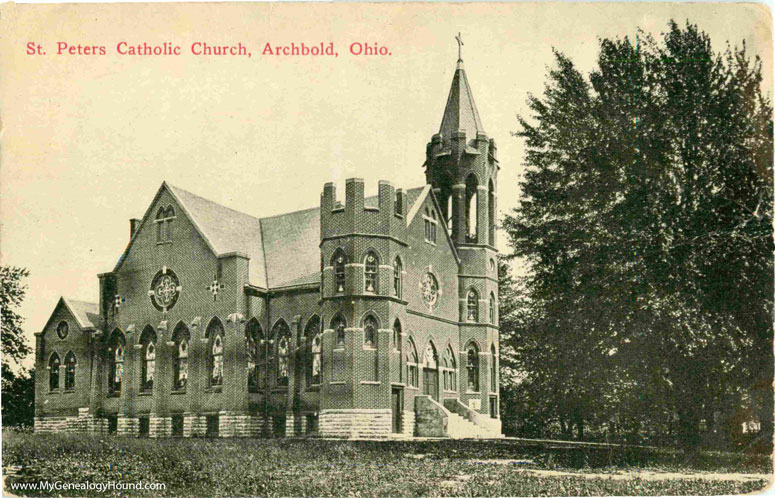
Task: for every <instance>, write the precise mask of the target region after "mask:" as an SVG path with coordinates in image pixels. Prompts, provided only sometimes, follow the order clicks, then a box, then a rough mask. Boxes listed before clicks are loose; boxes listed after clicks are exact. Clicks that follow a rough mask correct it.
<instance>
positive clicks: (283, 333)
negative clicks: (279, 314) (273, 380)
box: [272, 320, 291, 386]
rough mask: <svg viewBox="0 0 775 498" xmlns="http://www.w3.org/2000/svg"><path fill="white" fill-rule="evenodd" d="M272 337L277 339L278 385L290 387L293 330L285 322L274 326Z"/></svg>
mask: <svg viewBox="0 0 775 498" xmlns="http://www.w3.org/2000/svg"><path fill="white" fill-rule="evenodd" d="M272 335H273V336H274V337H276V338H277V385H278V386H287V385H288V354H289V353H290V349H291V329H290V328H288V324H287V323H285V321H284V320H280V321H279V322H277V323H276V324H275V326H274V329H273V330H272Z"/></svg>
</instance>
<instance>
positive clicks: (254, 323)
mask: <svg viewBox="0 0 775 498" xmlns="http://www.w3.org/2000/svg"><path fill="white" fill-rule="evenodd" d="M263 342H264V333H263V332H262V331H261V324H259V323H258V320H256V319H255V318H253V319H251V320H250V321H249V322H248V325H247V327H245V349H246V350H247V353H248V355H247V356H248V364H247V370H248V392H258V387H259V379H260V376H261V359H260V358H259V349H260V348H262V347H263V344H262V343H263Z"/></svg>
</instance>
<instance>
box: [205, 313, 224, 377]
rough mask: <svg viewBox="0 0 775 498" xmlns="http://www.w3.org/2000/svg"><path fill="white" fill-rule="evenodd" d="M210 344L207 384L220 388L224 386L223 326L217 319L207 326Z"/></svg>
mask: <svg viewBox="0 0 775 498" xmlns="http://www.w3.org/2000/svg"><path fill="white" fill-rule="evenodd" d="M205 335H206V336H207V338H208V339H209V342H208V354H207V384H208V385H209V386H210V387H219V386H222V385H223V341H224V336H225V333H224V330H223V324H222V323H221V321H220V320H218V319H217V318H214V319H213V320H212V321H211V322H210V325H208V326H207V332H206V333H205Z"/></svg>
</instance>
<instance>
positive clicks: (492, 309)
mask: <svg viewBox="0 0 775 498" xmlns="http://www.w3.org/2000/svg"><path fill="white" fill-rule="evenodd" d="M487 312H488V313H489V318H490V323H491V324H493V325H495V315H496V313H495V293H494V292H490V306H489V307H488V309H487Z"/></svg>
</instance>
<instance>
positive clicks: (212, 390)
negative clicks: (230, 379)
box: [205, 386, 222, 393]
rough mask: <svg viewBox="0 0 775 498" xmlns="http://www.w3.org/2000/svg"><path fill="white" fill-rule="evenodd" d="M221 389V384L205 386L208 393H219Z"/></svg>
mask: <svg viewBox="0 0 775 498" xmlns="http://www.w3.org/2000/svg"><path fill="white" fill-rule="evenodd" d="M221 390H222V389H221V387H220V386H218V387H206V388H205V392H206V393H219V392H221Z"/></svg>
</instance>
